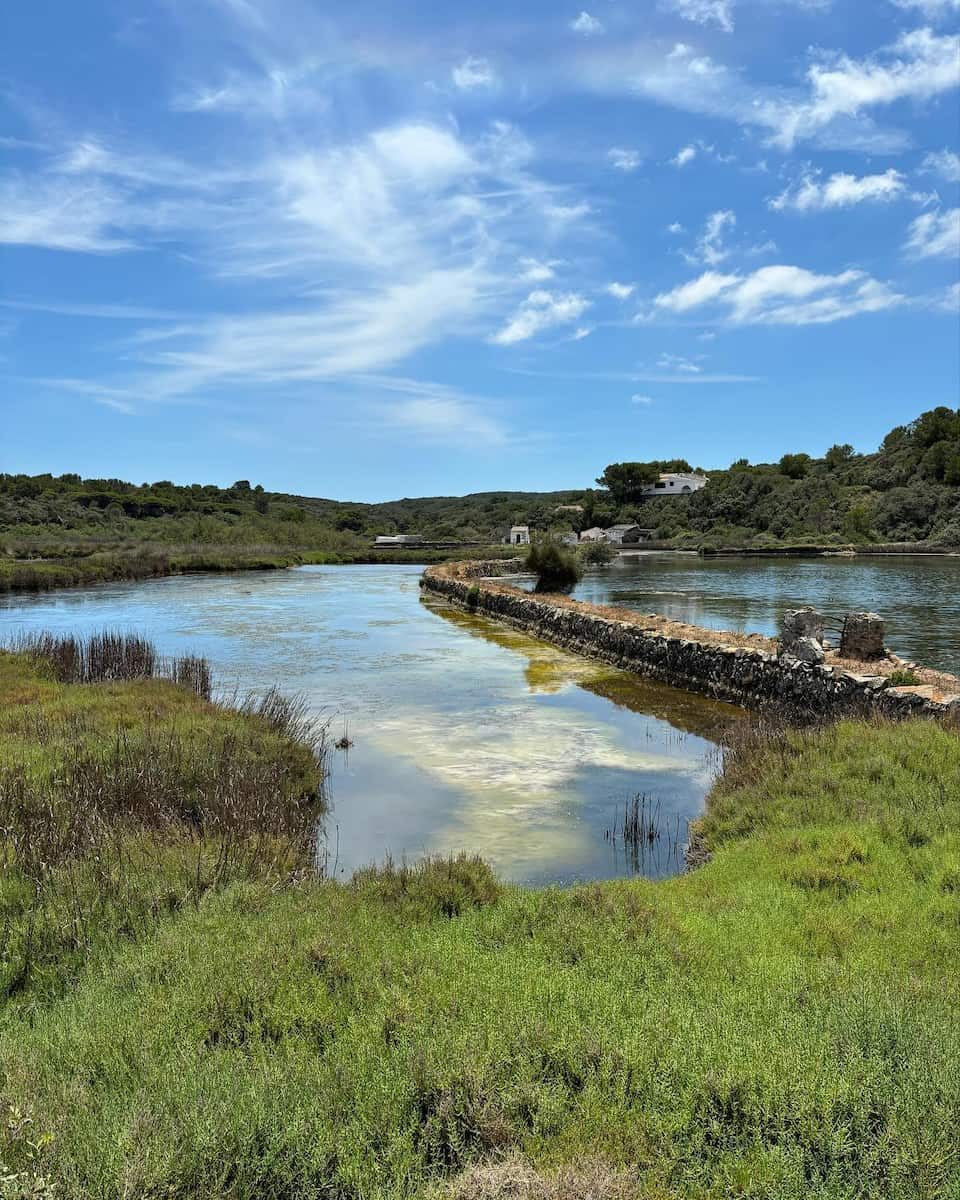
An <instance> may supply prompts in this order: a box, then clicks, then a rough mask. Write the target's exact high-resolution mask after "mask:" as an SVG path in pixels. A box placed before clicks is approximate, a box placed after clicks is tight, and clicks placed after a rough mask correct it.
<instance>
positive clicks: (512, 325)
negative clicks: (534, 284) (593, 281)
mask: <svg viewBox="0 0 960 1200" xmlns="http://www.w3.org/2000/svg"><path fill="white" fill-rule="evenodd" d="M589 307H590V301H589V300H586V299H585V298H584V297H583V296H579V295H577V294H576V293H575V292H548V291H544V290H543V289H538V290H537V291H534V292H531V293H530V295H529V296H528V297H527V298H526V300H524V301H523V303H522V304H521V305H520V307H519V308H518V309H517V311H516V312H515V313H514V314H513V316H512V317H511V318H510V320H509V321H508V322H507V324H506V325H505V326H504V327H503V329H501V330H500V332H499V333H496V334H494V335H493V337H491V339H490V341H492V342H495V343H496V344H497V345H499V346H511V345H513V344H514V343H515V342H523V341H526V340H527V339H528V338H532V337H533V336H534V335H535V334H537V333H540V332H541V331H542V330H544V329H549V328H551V327H552V326H554V325H565V324H567V323H568V322H570V321H576V320H577V318H578V317H580V316H582V314H583V313H584V312H586V310H587V309H588V308H589Z"/></svg>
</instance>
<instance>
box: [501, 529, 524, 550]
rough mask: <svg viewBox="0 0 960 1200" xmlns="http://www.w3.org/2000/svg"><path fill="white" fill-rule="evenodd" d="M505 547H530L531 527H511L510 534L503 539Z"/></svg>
mask: <svg viewBox="0 0 960 1200" xmlns="http://www.w3.org/2000/svg"><path fill="white" fill-rule="evenodd" d="M503 544H504V545H505V546H529V545H530V526H529V525H511V526H510V533H509V534H508V536H507V537H505V538H504V539H503Z"/></svg>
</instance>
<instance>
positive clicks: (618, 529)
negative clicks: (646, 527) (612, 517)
mask: <svg viewBox="0 0 960 1200" xmlns="http://www.w3.org/2000/svg"><path fill="white" fill-rule="evenodd" d="M603 536H604V540H605V541H607V542H609V543H610V544H611V545H612V546H622V545H623V543H624V542H639V541H640V526H639V525H611V526H610V528H609V529H605V530H604V531H603Z"/></svg>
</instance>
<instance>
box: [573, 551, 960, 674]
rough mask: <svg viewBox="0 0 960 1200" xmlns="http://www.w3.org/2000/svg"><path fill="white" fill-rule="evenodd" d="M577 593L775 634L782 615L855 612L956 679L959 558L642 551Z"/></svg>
mask: <svg viewBox="0 0 960 1200" xmlns="http://www.w3.org/2000/svg"><path fill="white" fill-rule="evenodd" d="M573 595H574V596H575V597H576V598H577V599H578V600H589V601H591V602H593V603H595V604H620V605H624V606H625V607H627V608H635V609H638V610H639V611H640V612H659V613H664V614H665V615H666V616H669V617H672V618H673V619H674V620H678V621H688V622H690V623H691V624H694V625H703V626H706V627H707V628H710V629H730V630H736V631H738V632H739V631H744V630H746V631H747V632H756V633H766V634H774V633H776V632H777V628H778V625H779V620H780V616H781V615H782V613H783V611H784V610H785V609H788V608H799V607H800V606H801V605H804V604H812V605H813V606H814V607H815V608H819V609H820V610H821V611H823V612H824V613H827V614H831V615H835V616H841V615H842V614H844V613H847V612H851V611H854V610H857V609H869V610H871V611H873V612H877V613H879V614H880V615H881V616H882V617H884V618H885V620H886V622H887V631H888V632H887V644H888V645H889V646H890V647H891V649H893V650H895V651H897V653H898V654H901V655H902V656H903V657H904V658H910V659H914V660H915V661H917V662H919V663H921V664H923V665H924V666H931V667H939V668H941V669H942V670H948V671H955V672H960V557H952V558H951V557H945V556H939V555H922V554H914V555H903V556H897V557H890V556H879V555H878V556H875V557H872V558H871V557H862V556H861V557H857V558H809V559H803V558H792V559H791V558H707V559H703V558H700V556H699V555H696V554H663V553H660V554H658V553H656V552H653V553H646V554H643V553H640V554H636V555H633V554H631V555H629V556H625V557H623V558H621V559H619V560H617V561H616V562H614V563H613V564H611V565H610V566H609V567H604V568H602V569H600V570H596V571H593V572H591V573H590V574H588V575H587V576H586V577H585V578H584V580H583V582H582V583H581V584H579V585H578V587H577V588H576V590H575V591H574V593H573Z"/></svg>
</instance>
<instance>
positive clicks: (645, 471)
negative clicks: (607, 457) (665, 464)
mask: <svg viewBox="0 0 960 1200" xmlns="http://www.w3.org/2000/svg"><path fill="white" fill-rule="evenodd" d="M659 474H660V466H659V463H655V462H646V463H643V462H623V463H610V464H609V465H608V466H607V467H605V468H604V471H603V474H602V475H599V476H598V477H597V483H599V484H600V486H601V487H602V488H606V489H607V491H608V492H609V493H610V495H611V496H612V497H613V499H614V501H615V502H616V504H617V505H618V506H620V505H621V504H626V503H627V502H628V501H630V500H637V499H639V498H640V495H641V493H642V491H643V489H644V488H645V487H647V486H649V485H650V484H651V483H655V482H656V479H657V476H658V475H659Z"/></svg>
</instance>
